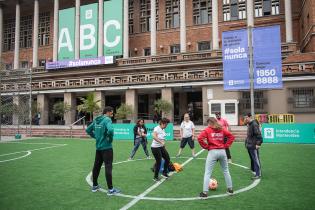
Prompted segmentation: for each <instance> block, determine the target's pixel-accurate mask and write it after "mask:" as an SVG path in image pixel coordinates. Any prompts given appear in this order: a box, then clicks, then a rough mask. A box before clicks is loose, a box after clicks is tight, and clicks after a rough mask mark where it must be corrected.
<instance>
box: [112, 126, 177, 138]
mask: <svg viewBox="0 0 315 210" xmlns="http://www.w3.org/2000/svg"><path fill="white" fill-rule="evenodd" d="M157 125H158V124H153V123H148V124H145V127H146V128H147V132H148V133H147V138H148V140H152V132H153V129H154V128H155V127H156V126H157ZM113 126H114V140H133V139H134V134H133V128H134V126H135V124H134V123H132V124H113ZM165 132H166V138H165V139H166V140H173V138H174V135H173V124H172V123H169V124H168V125H167V127H166V129H165Z"/></svg>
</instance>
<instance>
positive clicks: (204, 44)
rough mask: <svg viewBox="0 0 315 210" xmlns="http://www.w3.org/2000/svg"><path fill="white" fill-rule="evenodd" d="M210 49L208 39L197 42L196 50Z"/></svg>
mask: <svg viewBox="0 0 315 210" xmlns="http://www.w3.org/2000/svg"><path fill="white" fill-rule="evenodd" d="M205 50H210V41H209V42H208V41H204V42H198V51H205Z"/></svg>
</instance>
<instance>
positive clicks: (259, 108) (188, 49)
mask: <svg viewBox="0 0 315 210" xmlns="http://www.w3.org/2000/svg"><path fill="white" fill-rule="evenodd" d="M90 3H99V5H102V4H103V0H99V1H98V0H20V1H18V0H17V1H15V0H4V1H3V0H2V1H0V5H1V6H0V43H1V45H0V46H1V47H0V56H1V62H2V63H3V64H4V66H5V68H6V69H11V70H10V71H15V70H16V69H28V68H32V73H33V78H32V90H33V92H32V94H33V100H34V101H37V105H38V109H39V111H40V113H41V120H40V124H42V125H45V124H54V123H55V122H56V118H55V116H54V115H53V114H52V112H51V107H52V105H53V104H54V103H55V102H56V101H59V100H64V101H65V102H66V103H67V104H68V105H70V106H71V108H72V109H71V111H70V112H68V113H67V114H66V115H65V121H66V124H71V123H72V122H74V121H75V119H76V118H77V111H76V106H77V105H78V104H79V103H80V100H79V99H78V98H79V97H84V96H86V95H87V93H89V92H95V93H96V99H98V100H100V105H101V106H102V107H103V106H105V105H111V106H114V107H117V106H119V105H120V104H121V103H127V104H130V105H132V106H133V107H134V110H135V115H134V116H133V118H134V119H135V118H139V117H142V118H145V119H152V115H153V103H154V101H155V100H156V99H158V98H163V99H165V100H167V101H169V102H171V103H172V104H173V109H172V111H171V113H170V115H169V117H170V118H171V120H172V121H174V122H178V121H179V120H180V116H181V115H182V114H183V113H184V112H186V111H187V109H188V107H190V108H192V109H193V112H194V121H195V122H196V123H197V124H202V123H204V122H205V120H206V118H207V116H209V112H214V111H218V110H220V109H221V112H223V115H226V117H228V118H229V119H230V121H232V124H237V123H238V122H239V116H241V115H243V114H245V113H247V112H249V111H250V98H249V96H250V94H249V92H248V91H234V92H227V91H224V90H223V81H222V77H223V67H222V51H221V47H222V42H221V37H222V32H223V31H229V30H235V29H241V28H246V27H247V26H270V25H280V27H281V42H282V44H281V45H282V58H283V61H282V64H283V67H282V72H283V89H281V90H257V91H255V112H256V113H269V114H283V113H292V114H295V119H296V121H297V122H311V121H314V119H315V95H314V92H315V53H314V52H315V2H314V1H313V0H156V1H152V2H151V1H150V0H124V2H123V4H124V8H123V9H124V10H123V11H124V12H123V14H124V19H123V20H124V21H123V25H124V26H123V29H124V30H123V40H124V44H123V55H122V56H121V57H116V59H115V62H114V64H110V65H98V66H93V67H82V68H66V69H59V70H47V69H45V63H46V62H47V61H56V60H57V47H58V42H57V37H58V15H57V14H58V10H60V9H65V8H70V7H75V8H76V10H77V11H79V9H78V8H79V7H80V5H86V4H90ZM99 8H102V7H99ZM151 8H155V9H153V10H151ZM99 14H102V12H100V13H99ZM151 16H155V18H154V19H152V18H151ZM100 20H102V17H100ZM79 21H80V19H79V16H77V18H76V25H78V24H79ZM150 29H154V30H150ZM100 31H102V30H100ZM76 32H77V33H76V35H75V36H76V39H77V38H78V36H79V35H78V31H76ZM100 37H101V36H100ZM100 37H99V38H100ZM15 40H20V41H19V42H15ZM75 45H76V49H79V47H78V42H77V41H76V42H75ZM102 53H103V52H102V45H100V46H99V50H98V56H102V55H103V54H102ZM76 56H77V53H76ZM23 87H27V86H26V84H24V83H21V82H19V81H16V84H15V85H8V84H6V82H5V81H2V85H1V91H2V97H8V96H10V95H11V96H13V99H12V100H13V101H14V100H15V101H18V99H16V97H18V96H16V95H14V93H15V91H16V90H17V88H19V89H20V90H21V89H23ZM25 93H27V91H26V92H25ZM21 94H23V91H22V93H21ZM210 103H211V104H212V106H211V110H209V109H210V107H209V104H210ZM210 114H212V113H210Z"/></svg>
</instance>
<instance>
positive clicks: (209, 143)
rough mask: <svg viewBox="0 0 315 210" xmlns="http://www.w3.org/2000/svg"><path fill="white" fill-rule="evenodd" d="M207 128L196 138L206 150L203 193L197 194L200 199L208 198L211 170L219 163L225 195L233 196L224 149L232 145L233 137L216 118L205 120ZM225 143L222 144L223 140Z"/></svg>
mask: <svg viewBox="0 0 315 210" xmlns="http://www.w3.org/2000/svg"><path fill="white" fill-rule="evenodd" d="M207 123H208V127H207V128H206V129H204V130H203V131H202V132H201V133H200V134H199V136H198V142H199V144H200V146H201V147H202V148H203V149H206V150H208V156H207V160H206V165H205V174H204V178H203V191H202V192H201V193H200V194H199V196H200V197H201V198H206V197H208V191H209V182H210V178H211V174H212V171H213V168H214V166H215V164H216V162H217V161H219V162H220V165H221V169H222V171H223V174H224V178H225V183H226V187H227V193H228V194H229V195H232V194H233V187H232V179H231V175H230V171H229V165H228V162H227V157H226V152H225V148H228V147H230V146H231V145H232V143H233V141H234V136H233V135H232V134H231V133H230V132H229V131H228V130H226V129H223V128H222V126H221V125H220V124H219V123H218V121H217V120H216V118H214V117H210V118H209V119H208V120H207ZM225 137H226V138H227V141H226V142H224V138H225Z"/></svg>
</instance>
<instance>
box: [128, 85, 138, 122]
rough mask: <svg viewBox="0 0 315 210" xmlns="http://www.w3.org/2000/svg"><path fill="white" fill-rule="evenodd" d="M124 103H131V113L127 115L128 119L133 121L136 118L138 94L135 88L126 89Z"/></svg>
mask: <svg viewBox="0 0 315 210" xmlns="http://www.w3.org/2000/svg"><path fill="white" fill-rule="evenodd" d="M125 97H126V104H127V105H131V106H132V108H133V115H132V116H130V117H128V120H131V121H132V122H135V121H136V119H137V118H138V94H137V91H136V90H132V89H129V90H126V95H125Z"/></svg>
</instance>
